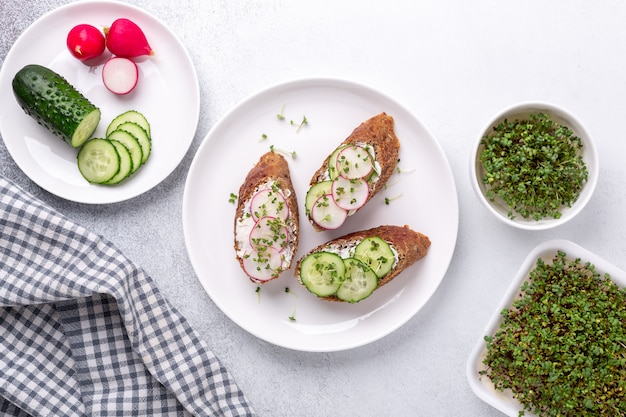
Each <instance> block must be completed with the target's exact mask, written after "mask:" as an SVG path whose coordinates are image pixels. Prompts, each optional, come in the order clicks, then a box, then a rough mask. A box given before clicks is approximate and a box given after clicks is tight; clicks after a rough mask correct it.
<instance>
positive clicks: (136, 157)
mask: <svg viewBox="0 0 626 417" xmlns="http://www.w3.org/2000/svg"><path fill="white" fill-rule="evenodd" d="M107 139H109V140H116V141H118V142H121V143H122V145H124V146H126V148H127V149H128V151H129V152H130V157H131V159H132V160H133V170H132V172H135V171H137V170H138V169H139V167H140V166H141V161H142V159H143V151H142V150H141V145H140V144H139V141H138V140H137V138H135V137H134V136H133V135H131V134H130V133H128V132H127V131H125V130H114V131H113V132H111V133H110V134H109V135H108V136H107Z"/></svg>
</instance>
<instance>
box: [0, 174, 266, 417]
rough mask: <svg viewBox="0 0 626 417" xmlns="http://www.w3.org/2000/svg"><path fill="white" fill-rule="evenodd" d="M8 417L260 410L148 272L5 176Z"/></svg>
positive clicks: (1, 295) (0, 336)
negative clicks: (167, 298) (251, 403)
mask: <svg viewBox="0 0 626 417" xmlns="http://www.w3.org/2000/svg"><path fill="white" fill-rule="evenodd" d="M0 415H2V416H5V415H9V416H20V417H22V416H44V417H57V416H63V417H65V416H191V415H193V416H254V415H255V413H254V411H253V409H252V407H251V406H250V405H249V404H248V401H247V399H246V398H245V396H244V394H243V393H242V392H241V390H240V389H239V388H238V386H237V385H236V383H235V381H233V378H232V376H231V375H230V374H229V372H228V371H227V370H226V369H224V367H223V366H222V365H221V363H220V361H219V359H218V358H217V357H216V356H215V355H214V354H213V353H212V352H211V351H210V350H209V349H208V347H207V344H206V343H204V342H203V341H202V340H200V339H199V338H198V335H197V333H196V332H195V331H194V330H192V329H191V327H190V325H189V323H188V322H187V321H186V320H185V318H184V317H182V316H181V315H180V313H178V312H177V310H176V309H174V308H173V307H172V306H171V305H170V304H169V302H168V301H167V300H166V299H165V298H164V297H163V295H162V294H161V293H160V292H159V290H158V288H157V287H156V285H155V283H154V281H153V280H152V279H151V278H150V277H149V276H148V275H147V274H146V273H145V272H144V271H143V270H142V269H141V268H139V267H137V266H136V265H134V264H133V263H132V262H131V261H130V260H128V259H127V258H126V257H124V255H123V254H122V253H120V252H119V250H118V249H116V248H115V247H114V246H113V245H112V244H111V243H110V242H108V241H107V240H106V239H104V238H102V237H100V236H97V235H95V234H93V233H91V232H89V231H87V230H86V229H84V228H83V227H81V226H79V225H77V224H75V223H74V222H72V221H71V220H69V219H68V218H66V217H65V216H63V215H61V214H59V213H58V212H55V211H54V210H53V209H52V208H50V207H48V206H46V205H45V204H43V203H42V202H40V201H38V200H37V199H35V198H33V197H32V196H30V195H28V194H27V193H26V192H24V191H23V190H21V189H20V188H18V187H17V186H15V185H14V184H12V183H11V182H9V181H8V180H6V179H4V178H0Z"/></svg>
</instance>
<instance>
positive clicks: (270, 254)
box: [243, 247, 283, 282]
mask: <svg viewBox="0 0 626 417" xmlns="http://www.w3.org/2000/svg"><path fill="white" fill-rule="evenodd" d="M282 265H283V258H282V256H281V254H280V253H279V252H278V251H277V250H276V249H273V248H268V247H265V248H263V249H262V250H259V251H257V250H253V251H251V252H249V253H247V254H246V255H244V257H243V269H244V271H245V272H246V274H247V275H248V276H249V277H250V278H251V279H252V280H253V281H256V282H266V281H269V280H271V279H274V278H276V277H278V275H279V274H280V273H281V272H282Z"/></svg>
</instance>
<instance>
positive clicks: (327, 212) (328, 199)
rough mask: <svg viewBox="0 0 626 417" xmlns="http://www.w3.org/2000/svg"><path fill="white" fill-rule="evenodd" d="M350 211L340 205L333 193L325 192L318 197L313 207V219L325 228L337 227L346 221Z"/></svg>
mask: <svg viewBox="0 0 626 417" xmlns="http://www.w3.org/2000/svg"><path fill="white" fill-rule="evenodd" d="M346 217H348V212H347V211H346V210H344V209H342V208H341V207H339V206H338V205H337V204H336V203H335V200H334V199H333V196H332V194H325V195H323V196H321V197H320V198H318V199H317V200H316V201H315V204H313V207H312V208H311V219H313V221H314V222H315V223H316V224H317V225H318V226H319V227H322V228H324V229H328V230H331V229H336V228H338V227H339V226H341V225H342V224H343V222H345V221H346Z"/></svg>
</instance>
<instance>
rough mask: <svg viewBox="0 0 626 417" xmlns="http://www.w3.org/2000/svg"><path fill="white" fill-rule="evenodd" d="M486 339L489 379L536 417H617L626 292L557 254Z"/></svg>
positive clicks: (622, 386) (624, 375)
mask: <svg viewBox="0 0 626 417" xmlns="http://www.w3.org/2000/svg"><path fill="white" fill-rule="evenodd" d="M520 293H521V294H520V296H519V297H518V298H516V300H515V301H514V302H513V304H512V306H511V307H510V308H507V309H505V310H503V311H502V312H501V316H502V322H501V325H500V327H499V329H498V330H497V331H496V333H495V334H493V335H488V336H485V338H484V339H485V342H486V347H487V354H486V356H485V358H484V360H483V363H484V364H485V365H486V369H485V370H483V371H480V372H479V374H480V375H482V376H486V377H488V378H489V379H490V380H491V381H492V382H493V384H494V386H495V388H496V389H497V390H500V391H504V390H509V389H510V390H511V392H512V393H513V395H514V397H515V398H517V399H518V401H519V402H520V403H521V404H522V406H523V410H522V411H520V414H519V415H524V411H529V412H533V413H535V414H536V415H538V416H550V417H555V416H574V415H575V416H580V417H587V416H624V415H625V414H624V411H625V410H626V349H625V345H624V343H625V341H626V289H624V288H619V287H618V286H617V285H616V284H615V283H614V282H612V281H611V280H610V276H609V275H608V274H604V275H601V274H600V273H599V272H597V271H596V270H595V267H594V266H593V265H592V264H590V263H583V262H581V260H580V259H574V260H572V259H570V258H567V257H566V254H565V253H564V252H562V251H559V252H558V253H557V254H556V255H555V256H554V258H553V259H552V263H551V264H550V263H548V261H544V260H543V259H542V258H539V259H537V261H536V266H535V268H534V269H533V270H532V271H531V272H530V273H529V276H528V279H527V281H525V282H524V283H523V284H522V287H521V290H520Z"/></svg>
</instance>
